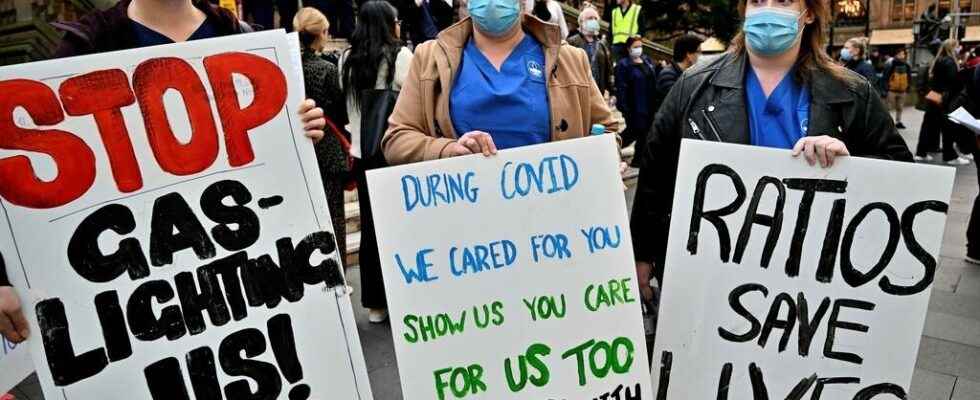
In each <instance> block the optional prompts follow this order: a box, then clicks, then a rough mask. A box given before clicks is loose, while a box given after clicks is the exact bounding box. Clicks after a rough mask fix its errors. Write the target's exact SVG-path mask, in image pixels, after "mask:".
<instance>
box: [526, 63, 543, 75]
mask: <svg viewBox="0 0 980 400" xmlns="http://www.w3.org/2000/svg"><path fill="white" fill-rule="evenodd" d="M527 72H528V73H529V74H531V76H533V77H535V78H540V77H541V76H542V75H544V71H542V68H541V64H538V63H537V61H528V62H527Z"/></svg>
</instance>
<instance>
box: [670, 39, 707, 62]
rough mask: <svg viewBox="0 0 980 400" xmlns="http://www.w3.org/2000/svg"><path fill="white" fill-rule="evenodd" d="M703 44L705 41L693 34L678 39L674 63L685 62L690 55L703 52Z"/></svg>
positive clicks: (675, 42)
mask: <svg viewBox="0 0 980 400" xmlns="http://www.w3.org/2000/svg"><path fill="white" fill-rule="evenodd" d="M703 42H704V40H702V39H701V38H700V37H698V36H696V35H691V34H687V35H684V36H681V37H679V38H677V40H675V41H674V62H681V61H684V59H685V58H687V55H688V54H691V53H697V52H699V51H701V43H703Z"/></svg>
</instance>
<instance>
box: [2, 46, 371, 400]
mask: <svg viewBox="0 0 980 400" xmlns="http://www.w3.org/2000/svg"><path fill="white" fill-rule="evenodd" d="M287 40H288V39H287V36H286V35H285V34H284V33H282V32H281V31H280V32H268V33H258V34H251V35H241V36H234V37H227V38H220V39H213V40H208V41H195V42H190V43H185V44H179V45H171V46H160V47H151V48H145V49H139V50H131V51H124V52H118V53H108V54H100V55H93V56H87V57H79V58H74V59H68V60H55V61H48V62H40V63H34V64H26V65H15V66H11V67H6V68H3V69H0V93H4V95H3V96H2V98H0V146H2V147H3V148H4V149H5V150H0V210H2V214H3V215H2V218H0V221H2V225H0V227H2V232H3V233H2V234H0V251H2V253H3V254H4V255H5V256H6V259H7V269H8V272H9V273H10V276H11V279H12V280H13V283H14V286H15V287H16V288H17V290H18V292H19V293H20V296H21V298H22V299H23V300H24V303H25V311H26V312H27V313H28V314H29V318H30V320H31V328H32V332H35V333H34V334H33V335H32V336H31V340H30V346H31V350H32V351H31V353H32V354H33V357H34V361H35V365H36V366H37V368H38V376H39V378H40V382H41V385H42V387H43V390H44V393H45V396H46V397H47V398H49V399H54V398H58V399H67V400H70V399H99V398H118V397H119V396H120V395H119V393H120V392H121V391H124V392H125V395H124V396H123V397H125V398H127V399H135V400H142V399H158V400H163V399H166V400H173V399H178V400H179V399H190V398H195V399H198V400H202V399H244V398H290V399H308V398H319V399H336V398H343V399H370V398H371V392H370V388H369V387H368V381H367V376H366V371H365V367H364V361H363V358H362V355H361V348H360V344H359V342H358V339H357V336H356V331H355V330H354V329H355V328H354V319H353V316H352V312H351V306H350V300H349V298H348V296H346V294H345V290H344V289H343V287H344V279H343V275H342V271H341V269H340V267H339V265H340V264H339V260H340V258H339V257H340V255H339V254H337V251H336V243H335V241H334V236H333V233H332V232H331V228H330V227H331V224H330V217H329V215H328V211H327V205H326V201H325V199H324V194H323V187H322V186H321V181H320V178H319V176H318V172H317V168H316V158H315V155H314V152H313V151H312V146H311V145H310V142H309V139H305V138H304V136H303V126H302V123H301V121H299V118H298V117H297V115H296V109H295V108H294V107H295V106H296V105H297V104H299V103H300V101H301V99H302V98H303V96H304V95H303V91H302V87H303V84H302V77H301V76H297V75H296V74H295V72H294V71H295V70H294V68H293V64H294V63H295V62H297V61H296V60H293V59H292V58H290V57H289V56H288V54H289V47H290V44H289V43H288V41H287ZM192 396H193V397H192Z"/></svg>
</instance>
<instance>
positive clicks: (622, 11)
mask: <svg viewBox="0 0 980 400" xmlns="http://www.w3.org/2000/svg"><path fill="white" fill-rule="evenodd" d="M616 5H617V6H616V7H613V8H612V12H611V15H610V18H611V19H610V20H609V21H608V22H609V26H610V30H611V31H612V49H613V55H615V56H616V58H620V57H626V56H627V55H628V54H627V52H628V49H627V46H626V40H627V39H629V38H631V37H633V36H636V35H639V34H641V33H640V32H641V31H642V30H643V26H644V25H643V24H644V21H643V12H642V11H643V7H641V6H640V5H639V4H633V2H632V1H630V0H616Z"/></svg>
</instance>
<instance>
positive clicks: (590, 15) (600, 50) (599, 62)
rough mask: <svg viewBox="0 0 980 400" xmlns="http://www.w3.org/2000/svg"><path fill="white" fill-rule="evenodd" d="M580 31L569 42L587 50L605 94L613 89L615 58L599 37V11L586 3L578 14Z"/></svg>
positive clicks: (598, 83)
mask: <svg viewBox="0 0 980 400" xmlns="http://www.w3.org/2000/svg"><path fill="white" fill-rule="evenodd" d="M578 25H579V27H578V33H576V34H575V35H574V36H572V37H570V38H568V44H570V45H572V46H575V47H578V48H580V49H582V50H585V54H586V55H587V56H589V66H590V67H591V68H592V78H593V79H594V80H595V83H596V85H597V86H598V87H599V93H602V95H603V96H606V95H608V94H609V92H610V91H612V89H613V87H612V75H613V63H614V62H615V59H613V54H612V51H611V50H610V49H609V46H608V45H606V42H605V41H603V40H602V38H601V37H599V12H598V11H596V9H595V7H593V6H591V5H586V6H585V7H584V8H583V9H582V12H581V13H579V15H578Z"/></svg>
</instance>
